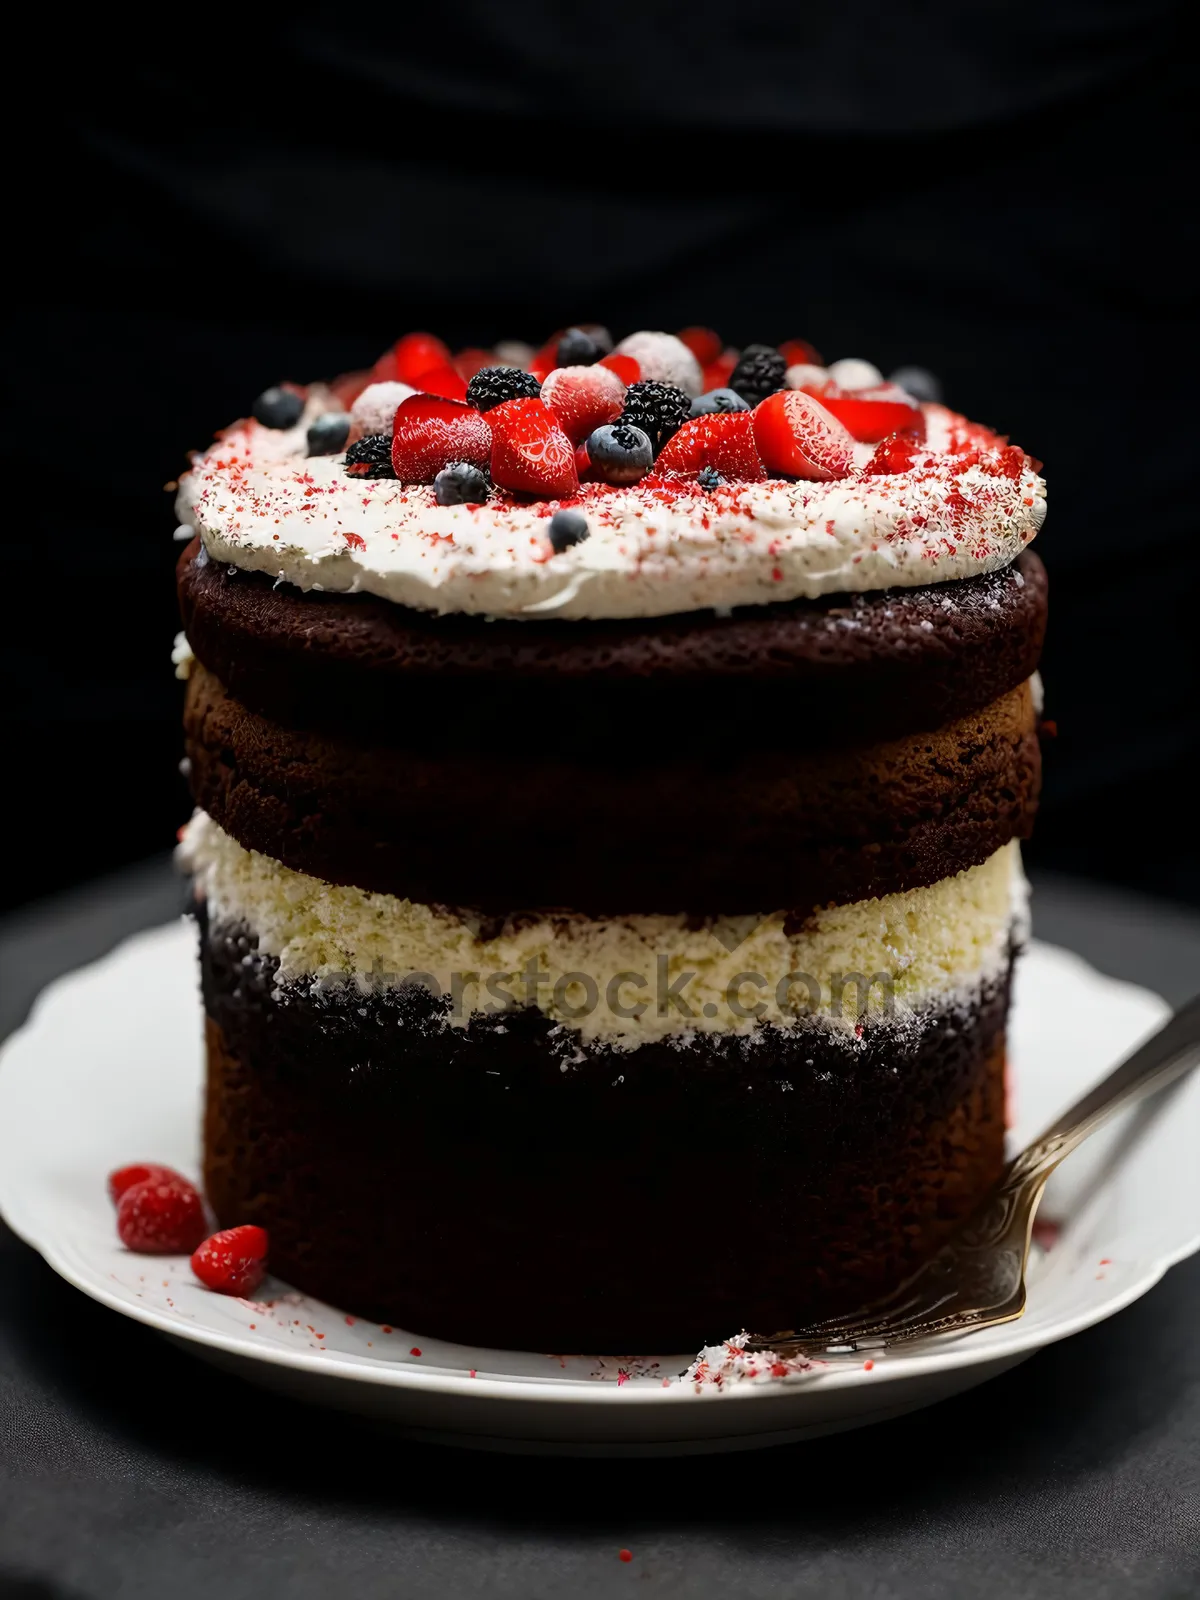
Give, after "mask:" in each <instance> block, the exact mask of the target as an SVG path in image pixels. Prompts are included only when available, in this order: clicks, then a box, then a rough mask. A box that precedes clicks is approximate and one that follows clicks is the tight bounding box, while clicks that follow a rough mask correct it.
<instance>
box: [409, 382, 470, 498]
mask: <svg viewBox="0 0 1200 1600" xmlns="http://www.w3.org/2000/svg"><path fill="white" fill-rule="evenodd" d="M491 453H492V432H491V429H490V428H489V427H488V425H487V423H486V422H485V421H484V419H483V417H482V415H481V414H480V413H479V412H478V411H476V410H475V409H474V407H473V406H464V405H460V404H459V403H458V402H457V401H456V400H443V399H441V398H440V397H439V396H437V395H432V394H410V395H409V397H408V399H407V400H402V401H401V402H400V404H399V405H398V406H397V408H396V421H395V428H394V432H393V434H392V470H393V472H395V474H396V476H397V477H398V478H399V479H400V480H401V482H403V483H432V482H433V480H434V479H435V478H436V477H437V475H438V473H439V472H440V471H441V470H442V468H443V467H447V466H449V465H450V463H451V462H452V461H466V462H468V463H469V464H470V465H471V466H473V467H483V468H485V469H486V467H487V464H488V459H489V457H490V456H491Z"/></svg>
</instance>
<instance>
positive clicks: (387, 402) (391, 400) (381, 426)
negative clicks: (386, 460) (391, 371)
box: [350, 380, 417, 441]
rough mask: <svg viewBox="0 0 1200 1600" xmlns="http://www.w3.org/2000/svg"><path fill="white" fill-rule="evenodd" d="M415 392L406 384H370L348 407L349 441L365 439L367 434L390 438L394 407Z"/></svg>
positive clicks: (390, 382)
mask: <svg viewBox="0 0 1200 1600" xmlns="http://www.w3.org/2000/svg"><path fill="white" fill-rule="evenodd" d="M416 392H417V391H416V390H415V389H412V388H410V387H409V386H408V384H407V383H396V382H395V381H391V380H389V381H388V382H387V383H371V384H368V385H367V387H366V388H365V389H364V390H363V392H362V393H361V394H360V395H359V397H358V399H357V400H356V401H355V402H354V404H353V405H352V406H351V407H350V439H351V440H352V441H353V440H355V439H365V438H366V436H367V434H369V433H386V434H387V435H388V437H389V438H390V437H391V432H392V422H393V420H394V418H395V415H396V407H397V406H398V405H399V404H400V402H401V401H402V400H407V399H408V397H409V395H410V394H416Z"/></svg>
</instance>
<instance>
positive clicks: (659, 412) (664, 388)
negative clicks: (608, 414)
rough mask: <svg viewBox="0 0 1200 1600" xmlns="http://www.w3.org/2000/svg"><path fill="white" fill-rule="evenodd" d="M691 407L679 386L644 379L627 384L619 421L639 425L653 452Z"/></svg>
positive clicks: (656, 452)
mask: <svg viewBox="0 0 1200 1600" xmlns="http://www.w3.org/2000/svg"><path fill="white" fill-rule="evenodd" d="M691 409H692V402H691V397H690V396H689V395H686V394H684V392H683V390H682V389H679V388H677V387H676V386H675V385H674V384H671V383H659V382H658V381H657V379H653V378H647V379H644V380H643V381H642V382H640V383H631V384H630V385H629V388H628V389H627V390H626V393H625V406H624V409H623V410H622V412H621V421H622V422H624V423H627V424H628V425H629V426H630V427H631V428H640V429H641V430H642V432H643V433H644V434H645V435H646V437H647V438H648V439H649V440H650V443H651V444H652V445H653V447H654V453H655V455H657V454H658V452H659V451H660V450H661V449H662V447H663V445H665V444H666V442H667V440H668V439H669V438H670V437H671V435H672V434H673V433H674V432H675V430H676V429H677V428H678V427H680V426H681V425H682V424H683V423H684V422H686V421H687V418H688V415H689V413H690V411H691Z"/></svg>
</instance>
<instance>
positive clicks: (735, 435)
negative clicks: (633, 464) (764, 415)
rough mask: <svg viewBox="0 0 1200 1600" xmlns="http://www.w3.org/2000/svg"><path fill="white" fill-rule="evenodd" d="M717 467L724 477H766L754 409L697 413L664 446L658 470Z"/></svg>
mask: <svg viewBox="0 0 1200 1600" xmlns="http://www.w3.org/2000/svg"><path fill="white" fill-rule="evenodd" d="M705 467H714V468H715V469H716V470H717V471H718V472H719V473H720V474H721V476H722V477H723V478H731V479H733V478H736V479H740V480H741V481H742V482H743V483H760V482H761V481H762V480H763V478H765V477H766V473H765V471H764V470H763V464H762V461H761V459H760V457H759V453H758V449H757V447H756V445H755V442H754V413H753V412H751V411H714V412H710V413H709V414H708V415H707V416H703V417H693V418H692V420H691V421H690V422H685V423H684V425H683V427H682V428H680V429H679V431H678V432H677V433H676V434H674V435H673V436H672V437H671V438H670V439H669V440H668V441H667V443H666V444H665V445H664V446H663V448H662V451H661V453H660V454H659V457H658V460H657V461H656V462H655V463H654V470H655V472H678V473H682V474H685V475H687V476H689V477H691V476H694V475H695V474H696V473H698V472H700V471H702V469H703V468H705Z"/></svg>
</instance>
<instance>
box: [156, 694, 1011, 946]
mask: <svg viewBox="0 0 1200 1600" xmlns="http://www.w3.org/2000/svg"><path fill="white" fill-rule="evenodd" d="M184 720H185V728H186V734H187V753H188V759H189V761H190V763H191V771H190V782H191V786H192V792H193V794H194V796H195V799H196V803H197V804H198V805H199V806H201V807H202V808H203V809H204V810H205V811H207V812H208V813H209V814H210V815H211V816H212V817H214V818H215V820H216V821H217V822H218V823H219V824H220V825H221V827H223V828H224V829H225V830H226V831H227V832H228V833H230V834H232V835H233V837H234V838H235V839H237V840H238V841H239V843H241V844H243V845H245V846H246V847H247V848H248V849H252V850H258V851H261V852H262V853H263V854H265V855H269V856H273V857H274V858H275V859H276V860H278V861H282V862H283V863H284V865H285V866H288V867H291V868H293V869H295V870H296V871H299V872H306V873H309V874H310V875H312V876H314V877H317V878H324V879H326V880H327V881H329V882H333V883H349V884H355V885H357V886H358V887H360V888H363V889H373V890H378V891H381V892H384V893H388V894H395V895H398V896H400V897H402V898H404V899H410V900H418V901H421V902H423V903H426V904H438V905H449V906H458V907H471V908H475V909H479V910H484V911H498V912H500V913H507V912H510V911H513V910H534V909H538V908H545V907H569V908H571V909H573V910H576V911H582V912H586V913H588V914H590V915H611V914H618V915H619V914H623V913H628V912H633V911H648V912H678V911H685V910H686V911H692V910H694V911H696V912H697V913H698V914H706V913H711V912H713V911H714V910H716V911H720V912H723V913H737V912H743V911H763V910H765V909H778V908H780V907H785V908H795V909H797V910H798V911H799V912H800V913H801V914H806V913H807V912H808V911H809V910H811V909H812V907H814V906H817V905H822V904H826V903H829V902H835V903H844V902H847V901H853V900H864V899H868V898H871V897H873V896H876V895H882V894H891V893H894V892H897V891H899V890H903V889H912V888H918V887H920V886H922V885H924V884H928V883H933V882H936V881H937V880H938V879H940V878H945V877H947V876H949V875H951V874H952V873H955V872H958V871H961V870H963V869H964V868H966V867H970V866H974V865H976V864H977V863H979V862H981V861H984V860H986V859H987V857H989V856H991V855H993V854H994V853H995V851H997V850H998V849H999V848H1000V847H1001V846H1002V845H1004V844H1007V843H1008V841H1009V840H1010V839H1013V838H1022V839H1023V838H1026V837H1027V836H1028V834H1029V832H1030V829H1031V827H1032V823H1033V816H1034V811H1035V808H1036V803H1037V793H1038V785H1039V777H1040V757H1039V749H1038V741H1037V737H1036V732H1035V717H1034V710H1033V705H1032V698H1031V695H1030V691H1029V688H1028V685H1026V684H1022V685H1021V686H1020V687H1018V688H1016V689H1014V690H1011V691H1010V692H1009V693H1007V694H1005V695H1004V696H1002V697H1001V698H1000V699H999V700H997V701H995V702H994V703H993V704H991V705H989V706H987V707H985V708H984V709H983V710H980V711H977V712H972V713H970V714H969V715H967V716H964V717H962V718H960V719H958V720H957V721H956V722H953V723H951V724H949V725H948V726H946V727H944V728H940V729H938V730H937V731H936V732H933V733H923V734H918V735H909V736H907V737H904V738H899V739H894V740H889V741H885V742H882V743H870V744H859V745H852V746H834V747H827V748H825V749H815V750H810V749H808V748H807V747H806V745H805V744H804V741H803V740H802V739H797V740H796V741H795V747H794V748H793V749H791V750H783V749H780V748H778V747H777V746H774V745H770V744H768V745H766V746H765V747H762V746H760V745H759V744H758V743H757V741H756V740H755V739H753V738H752V737H750V738H745V739H732V740H729V741H726V740H722V739H704V740H697V741H695V742H690V741H689V742H685V743H682V744H680V743H677V742H674V741H671V740H665V741H654V742H653V745H652V748H650V749H647V750H646V751H645V753H644V755H643V759H642V761H641V762H640V764H639V765H637V766H636V767H632V768H630V767H627V766H624V765H621V764H619V763H618V764H613V763H612V762H611V761H610V759H609V757H610V755H611V751H610V750H609V749H608V748H607V747H602V748H601V749H600V750H599V751H597V752H594V753H593V756H592V759H590V760H587V761H585V760H583V759H582V758H571V757H567V756H563V755H561V754H559V753H556V752H554V751H553V750H551V751H550V752H548V753H547V752H540V753H521V752H513V751H509V750H505V749H503V748H498V749H497V748H493V749H482V750H474V751H471V752H469V753H467V752H462V751H457V750H446V751H442V752H441V753H436V754H435V753H431V752H429V751H428V750H425V749H423V748H417V749H408V748H405V747H403V746H398V745H394V744H393V745H374V744H366V743H359V742H356V741H354V740H351V739H349V738H346V737H337V736H334V735H331V734H324V733H319V732H313V731H295V730H292V729H289V728H286V727H284V726H282V725H280V724H278V723H276V722H274V721H271V720H269V719H268V718H265V717H262V716H259V715H257V714H256V713H254V712H251V711H248V710H247V709H246V708H245V707H244V706H243V705H241V704H240V703H239V702H238V701H237V700H235V699H234V698H233V697H232V696H231V695H230V694H228V693H227V692H226V690H225V688H224V687H223V685H222V684H221V683H220V682H219V681H218V680H217V679H216V678H215V677H214V675H213V674H212V673H211V672H209V671H208V670H207V669H205V668H204V667H201V666H197V667H196V668H195V669H194V670H193V672H192V675H191V678H190V681H189V683H188V690H187V700H186V708H185V718H184Z"/></svg>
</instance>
